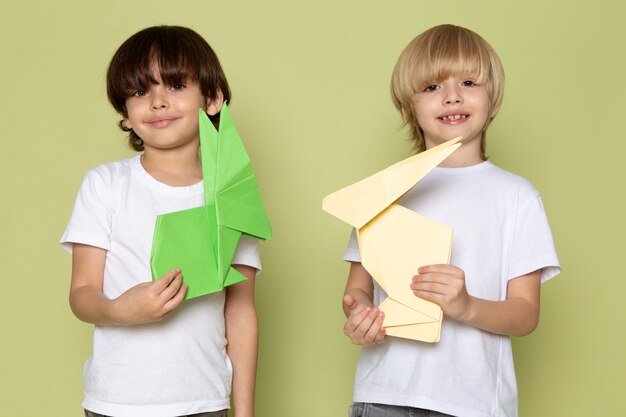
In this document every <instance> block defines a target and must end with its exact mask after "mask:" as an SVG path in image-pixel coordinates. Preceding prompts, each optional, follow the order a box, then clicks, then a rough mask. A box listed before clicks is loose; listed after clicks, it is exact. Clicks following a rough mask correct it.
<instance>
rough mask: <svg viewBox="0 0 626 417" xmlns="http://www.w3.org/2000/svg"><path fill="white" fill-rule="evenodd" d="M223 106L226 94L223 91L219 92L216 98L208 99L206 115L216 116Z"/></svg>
mask: <svg viewBox="0 0 626 417" xmlns="http://www.w3.org/2000/svg"><path fill="white" fill-rule="evenodd" d="M222 104H224V94H222V91H221V90H217V94H216V95H215V98H213V99H211V98H207V99H206V113H207V114H208V115H209V116H215V115H216V114H217V113H219V112H220V110H221V109H222Z"/></svg>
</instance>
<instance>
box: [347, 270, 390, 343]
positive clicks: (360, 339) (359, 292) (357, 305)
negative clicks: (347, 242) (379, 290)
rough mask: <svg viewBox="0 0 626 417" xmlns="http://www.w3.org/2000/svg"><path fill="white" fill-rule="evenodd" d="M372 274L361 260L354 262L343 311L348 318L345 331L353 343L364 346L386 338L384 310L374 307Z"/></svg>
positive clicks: (349, 276)
mask: <svg viewBox="0 0 626 417" xmlns="http://www.w3.org/2000/svg"><path fill="white" fill-rule="evenodd" d="M373 294H374V284H373V283H372V276H371V275H370V274H369V272H367V270H365V268H364V267H363V265H362V264H361V263H360V262H352V263H351V265H350V274H349V275H348V283H347V284H346V290H345V292H344V296H343V312H344V313H345V315H346V317H347V320H346V323H345V325H344V326H343V332H344V333H345V335H346V336H348V337H349V338H350V340H352V343H354V344H356V345H361V346H363V347H365V346H369V345H372V344H376V343H381V342H382V341H383V340H384V338H385V329H384V328H383V320H384V319H385V316H384V314H383V312H382V311H380V310H379V309H378V308H376V307H374V305H373V304H372V297H373Z"/></svg>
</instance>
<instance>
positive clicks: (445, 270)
mask: <svg viewBox="0 0 626 417" xmlns="http://www.w3.org/2000/svg"><path fill="white" fill-rule="evenodd" d="M451 268H454V267H453V266H452V265H450V264H433V265H424V266H420V267H419V268H418V269H417V272H418V273H419V274H427V273H433V272H439V273H442V274H450V273H451Z"/></svg>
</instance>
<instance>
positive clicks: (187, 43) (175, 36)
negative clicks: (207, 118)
mask: <svg viewBox="0 0 626 417" xmlns="http://www.w3.org/2000/svg"><path fill="white" fill-rule="evenodd" d="M155 65H156V68H158V71H159V76H160V78H161V80H162V82H163V83H164V84H166V85H175V84H179V83H183V82H184V81H185V80H192V81H196V82H197V83H198V84H199V86H200V91H201V92H202V95H203V96H204V98H205V99H215V98H217V97H218V95H219V93H220V92H221V94H222V95H223V98H224V101H228V102H230V100H231V95H230V87H229V86H228V82H227V81H226V75H225V74H224V71H223V70H222V66H221V65H220V62H219V60H218V59H217V55H216V54H215V52H214V51H213V49H212V48H211V46H210V45H209V44H208V43H207V41H205V40H204V39H203V38H202V36H200V35H198V34H197V33H196V32H195V31H193V30H191V29H189V28H185V27H181V26H154V27H150V28H146V29H143V30H141V31H139V32H137V33H135V34H134V35H133V36H131V37H130V38H128V39H127V40H126V41H125V42H124V43H123V44H122V45H121V46H120V47H119V48H118V50H117V51H116V52H115V55H113V58H112V59H111V63H110V64H109V69H108V71H107V96H108V98H109V102H111V104H112V105H113V108H114V109H115V110H116V111H117V112H118V113H119V114H121V115H122V117H124V118H127V117H128V110H127V109H126V99H127V98H128V97H130V96H131V95H132V94H133V93H134V92H135V91H137V90H145V89H148V87H149V85H150V84H156V83H157V80H156V77H155V74H154V69H155ZM211 120H212V121H213V123H214V124H216V127H217V124H218V123H219V114H217V115H216V116H213V117H211ZM123 122H124V121H123V120H121V121H120V122H119V126H120V128H121V129H122V130H123V131H125V132H129V135H128V144H129V145H130V147H131V148H132V149H134V150H136V151H143V141H142V140H141V138H140V137H139V136H137V134H136V133H135V132H133V130H132V129H129V128H127V127H126V126H124V123H123Z"/></svg>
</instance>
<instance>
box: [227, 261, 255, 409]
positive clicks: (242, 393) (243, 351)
mask: <svg viewBox="0 0 626 417" xmlns="http://www.w3.org/2000/svg"><path fill="white" fill-rule="evenodd" d="M233 268H235V269H236V270H237V271H239V272H241V273H242V274H243V275H245V276H246V278H248V279H247V280H246V281H243V282H239V283H237V284H235V285H231V286H229V287H226V304H225V306H224V319H225V322H226V339H227V340H228V346H227V350H228V356H229V357H230V360H231V362H232V364H233V408H234V415H235V417H252V416H254V387H255V382H256V362H257V351H258V343H259V342H258V340H259V336H258V334H259V326H258V321H257V315H256V307H255V305H254V279H255V277H256V269H255V268H253V267H251V266H247V265H233Z"/></svg>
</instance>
